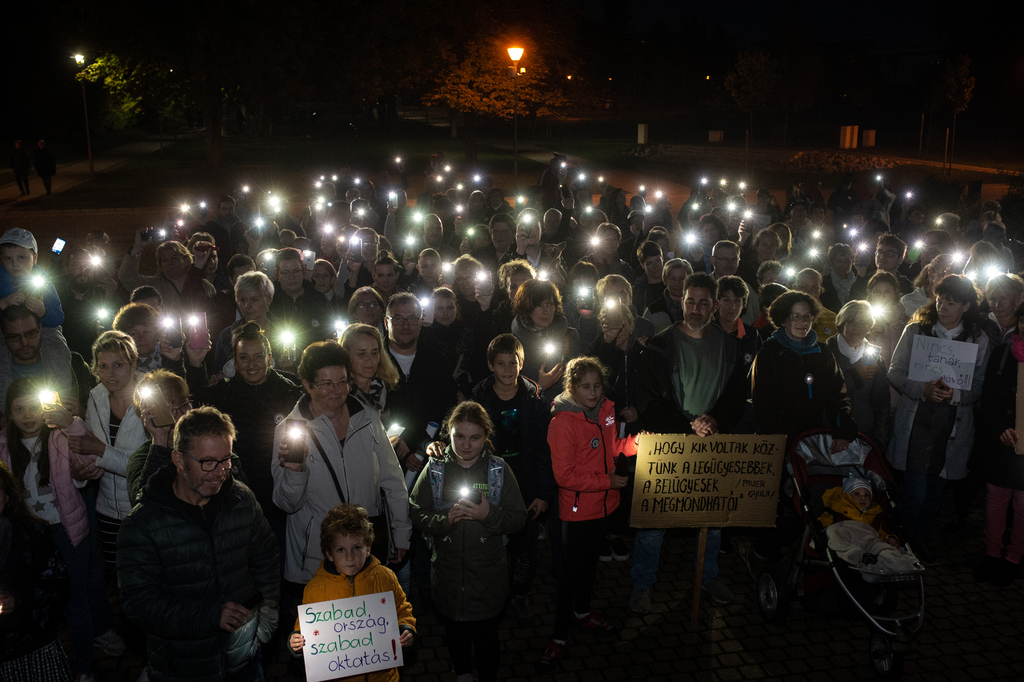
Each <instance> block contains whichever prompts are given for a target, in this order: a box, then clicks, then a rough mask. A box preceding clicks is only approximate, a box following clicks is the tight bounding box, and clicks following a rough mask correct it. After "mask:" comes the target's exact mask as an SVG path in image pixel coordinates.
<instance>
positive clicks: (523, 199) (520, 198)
mask: <svg viewBox="0 0 1024 682" xmlns="http://www.w3.org/2000/svg"><path fill="white" fill-rule="evenodd" d="M517 201H518V202H519V203H520V204H525V203H526V197H519V198H518V199H517Z"/></svg>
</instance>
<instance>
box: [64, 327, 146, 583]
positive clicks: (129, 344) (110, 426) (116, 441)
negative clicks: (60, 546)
mask: <svg viewBox="0 0 1024 682" xmlns="http://www.w3.org/2000/svg"><path fill="white" fill-rule="evenodd" d="M92 356H93V361H92V372H93V374H95V375H96V378H97V379H99V384H98V385H97V386H96V388H94V389H92V390H91V391H90V392H89V404H88V405H87V406H86V410H85V425H86V427H88V429H89V431H90V433H86V434H84V435H81V436H72V435H69V436H68V444H69V445H70V446H71V449H72V450H73V451H74V452H77V453H78V454H79V455H81V456H82V457H84V458H86V459H87V460H88V461H89V464H86V465H85V466H79V465H77V464H76V463H75V462H72V470H73V472H74V475H75V478H78V479H79V480H82V479H86V480H87V479H99V482H100V483H99V486H100V487H99V494H98V495H97V497H96V517H97V520H98V522H99V531H100V533H99V540H100V547H101V548H102V550H103V556H104V559H105V560H106V562H107V563H108V564H111V565H114V564H116V562H117V533H118V531H119V530H120V528H121V521H123V520H124V517H126V516H127V515H128V512H130V511H131V509H132V505H131V503H130V502H129V501H128V479H127V478H126V477H125V476H126V474H127V466H128V457H129V456H130V455H131V454H132V453H133V452H135V450H136V449H138V448H139V446H141V445H142V444H143V443H145V442H146V438H147V434H146V428H145V426H144V425H143V423H142V419H141V418H140V417H139V415H138V414H137V413H136V412H135V404H134V400H133V399H134V396H135V384H136V383H138V380H139V378H140V377H141V376H142V375H141V374H138V372H137V371H136V365H137V363H138V360H139V354H138V351H136V349H135V342H134V341H132V337H130V336H128V335H127V334H125V333H124V332H118V331H109V332H105V333H104V334H103V335H101V336H100V337H99V338H98V339H96V342H95V343H94V344H93V346H92Z"/></svg>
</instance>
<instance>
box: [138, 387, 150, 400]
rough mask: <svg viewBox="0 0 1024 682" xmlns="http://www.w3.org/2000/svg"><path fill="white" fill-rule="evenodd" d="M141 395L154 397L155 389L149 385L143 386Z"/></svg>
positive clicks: (142, 396) (140, 391)
mask: <svg viewBox="0 0 1024 682" xmlns="http://www.w3.org/2000/svg"><path fill="white" fill-rule="evenodd" d="M139 397H141V398H152V397H153V389H152V388H150V387H149V386H143V387H142V388H140V389H139Z"/></svg>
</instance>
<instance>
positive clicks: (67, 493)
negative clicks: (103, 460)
mask: <svg viewBox="0 0 1024 682" xmlns="http://www.w3.org/2000/svg"><path fill="white" fill-rule="evenodd" d="M85 432H86V428H85V423H84V422H82V420H81V419H79V418H78V417H75V418H74V420H73V421H72V422H71V426H69V427H68V428H67V431H66V432H61V431H59V430H57V429H54V430H52V431H50V437H49V439H48V441H49V442H48V443H47V446H48V450H49V459H50V487H51V488H52V489H53V501H54V504H55V505H56V507H57V512H58V513H59V514H60V522H61V525H63V526H64V531H65V532H66V533H67V534H68V538H69V539H70V540H71V546H72V547H78V545H79V544H80V543H81V542H82V540H84V539H85V538H86V536H88V535H89V519H88V518H87V517H86V510H85V500H83V499H82V495H81V493H79V492H78V488H77V487H76V486H75V480H74V479H73V478H72V477H71V459H72V458H74V460H75V461H76V462H78V463H79V464H86V463H87V462H88V458H86V457H82V456H81V455H79V454H77V453H74V452H71V448H69V447H68V438H67V437H68V436H81V435H83V434H84V433H85ZM65 433H66V434H67V435H65ZM0 460H2V461H3V463H4V464H6V465H7V466H8V467H9V466H11V452H10V450H9V449H8V447H7V429H4V430H3V431H0Z"/></svg>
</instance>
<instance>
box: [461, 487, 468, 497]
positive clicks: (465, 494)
mask: <svg viewBox="0 0 1024 682" xmlns="http://www.w3.org/2000/svg"><path fill="white" fill-rule="evenodd" d="M459 496H460V497H462V499H464V500H468V499H469V487H468V486H462V487H461V488H459Z"/></svg>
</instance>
